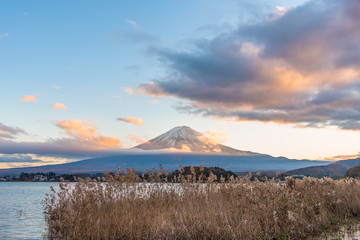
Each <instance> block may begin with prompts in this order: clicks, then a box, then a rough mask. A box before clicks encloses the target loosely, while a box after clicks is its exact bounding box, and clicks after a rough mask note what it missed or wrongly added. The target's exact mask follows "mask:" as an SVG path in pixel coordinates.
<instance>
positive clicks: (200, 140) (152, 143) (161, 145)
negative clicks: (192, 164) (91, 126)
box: [134, 126, 260, 156]
mask: <svg viewBox="0 0 360 240" xmlns="http://www.w3.org/2000/svg"><path fill="white" fill-rule="evenodd" d="M134 148H139V149H143V150H165V149H174V150H176V149H177V150H182V151H189V152H196V153H220V154H230V155H248V156H250V155H260V154H259V153H254V152H250V151H241V150H237V149H234V148H231V147H228V146H225V145H222V144H217V143H214V142H213V141H212V140H211V139H209V138H207V137H205V136H204V135H203V134H201V133H199V132H197V131H195V130H194V129H192V128H190V127H187V126H179V127H175V128H173V129H171V130H169V131H167V132H166V133H164V134H161V135H160V136H158V137H156V138H153V139H151V140H149V141H148V142H145V143H142V144H140V145H137V146H135V147H134Z"/></svg>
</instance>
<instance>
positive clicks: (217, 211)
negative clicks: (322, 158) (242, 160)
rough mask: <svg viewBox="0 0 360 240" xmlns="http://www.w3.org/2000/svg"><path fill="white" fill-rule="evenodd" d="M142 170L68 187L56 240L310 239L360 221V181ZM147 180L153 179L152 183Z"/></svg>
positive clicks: (59, 195)
mask: <svg viewBox="0 0 360 240" xmlns="http://www.w3.org/2000/svg"><path fill="white" fill-rule="evenodd" d="M202 172H203V169H201V168H200V171H198V170H197V169H195V168H191V169H190V173H189V172H188V171H186V172H185V170H184V169H183V168H181V169H180V171H179V172H177V174H176V175H174V174H172V175H169V174H167V173H166V172H165V171H162V170H161V171H159V172H156V171H154V172H151V173H144V175H143V177H139V175H138V174H136V172H135V170H134V169H132V170H126V171H125V173H122V172H121V171H118V172H117V173H115V174H109V173H108V174H107V177H106V178H100V177H99V178H97V179H86V180H82V179H78V182H77V183H76V184H75V185H70V184H69V183H68V182H63V183H60V189H59V190H58V191H55V190H53V193H52V194H50V195H49V196H47V198H46V200H45V201H44V203H45V215H46V221H47V224H48V236H46V237H48V238H49V239H308V238H312V237H319V236H321V235H324V234H325V233H326V232H327V233H329V232H336V231H339V229H341V228H342V227H343V226H353V225H354V224H355V223H359V221H360V180H355V179H351V178H349V179H340V180H333V179H331V178H324V179H316V178H307V177H305V178H304V179H293V178H290V177H287V178H286V180H285V181H284V182H281V181H280V180H277V179H276V178H272V179H266V178H265V179H263V180H262V181H259V180H258V179H257V178H255V180H254V181H251V180H250V178H251V176H249V177H250V178H249V177H245V178H240V177H237V178H235V177H233V176H226V178H225V176H224V177H220V178H218V177H216V176H215V175H214V174H212V173H211V172H210V173H209V177H206V176H205V175H204V174H202ZM145 176H146V177H145Z"/></svg>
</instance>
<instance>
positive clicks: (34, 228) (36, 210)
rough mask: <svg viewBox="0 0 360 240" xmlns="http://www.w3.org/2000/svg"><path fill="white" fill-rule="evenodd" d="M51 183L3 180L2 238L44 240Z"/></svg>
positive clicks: (0, 200)
mask: <svg viewBox="0 0 360 240" xmlns="http://www.w3.org/2000/svg"><path fill="white" fill-rule="evenodd" d="M50 186H54V187H57V186H58V183H50V182H0V239H43V235H44V233H45V230H46V228H45V220H44V214H43V212H44V208H43V205H42V204H41V201H42V200H44V199H45V194H46V193H50Z"/></svg>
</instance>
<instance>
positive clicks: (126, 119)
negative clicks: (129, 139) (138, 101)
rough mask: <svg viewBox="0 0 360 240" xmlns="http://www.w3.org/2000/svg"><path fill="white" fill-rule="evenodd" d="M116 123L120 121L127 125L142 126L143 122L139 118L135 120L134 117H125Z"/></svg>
mask: <svg viewBox="0 0 360 240" xmlns="http://www.w3.org/2000/svg"><path fill="white" fill-rule="evenodd" d="M117 120H118V121H122V122H127V123H132V124H135V125H138V126H144V123H143V121H142V120H141V118H135V117H131V116H130V117H125V118H117Z"/></svg>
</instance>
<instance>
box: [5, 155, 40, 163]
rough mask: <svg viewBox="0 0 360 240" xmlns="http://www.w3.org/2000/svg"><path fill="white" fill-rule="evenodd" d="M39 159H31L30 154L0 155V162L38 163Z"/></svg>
mask: <svg viewBox="0 0 360 240" xmlns="http://www.w3.org/2000/svg"><path fill="white" fill-rule="evenodd" d="M38 162H42V161H41V160H39V159H33V158H32V157H31V156H26V155H25V156H24V155H21V154H2V155H0V163H38Z"/></svg>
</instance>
